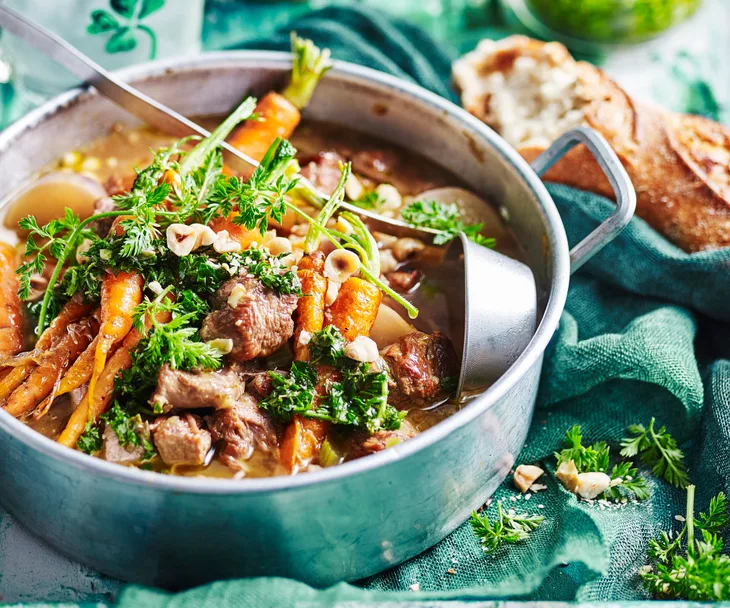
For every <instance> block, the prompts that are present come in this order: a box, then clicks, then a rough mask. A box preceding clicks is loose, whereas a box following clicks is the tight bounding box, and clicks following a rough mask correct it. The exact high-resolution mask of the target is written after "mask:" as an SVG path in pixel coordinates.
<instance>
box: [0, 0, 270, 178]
mask: <svg viewBox="0 0 730 608" xmlns="http://www.w3.org/2000/svg"><path fill="white" fill-rule="evenodd" d="M0 26H1V27H2V28H3V29H5V30H7V31H8V32H10V33H12V34H14V35H16V36H17V37H18V38H20V39H21V40H23V41H25V42H27V43H28V44H30V45H31V46H34V47H35V48H37V49H38V50H40V51H42V52H43V53H45V54H46V55H47V56H48V57H49V58H51V59H52V60H53V61H55V62H56V63H58V64H59V65H61V66H63V67H64V68H66V69H67V70H68V71H69V72H71V73H72V74H73V75H74V76H77V77H78V78H80V79H81V80H82V81H84V82H86V83H88V84H90V85H91V86H93V87H94V88H95V89H96V90H97V91H99V93H101V94H102V95H103V96H104V97H107V98H108V99H110V100H112V101H113V102H114V103H116V104H117V105H119V106H121V107H122V108H124V109H125V110H127V111H128V112H129V113H130V114H133V115H134V116H136V117H137V118H139V119H140V120H142V121H144V122H145V123H146V124H148V125H150V126H153V127H156V128H158V129H160V130H161V131H163V132H165V133H171V134H173V135H177V136H185V135H190V134H191V133H195V134H198V135H201V136H202V137H207V136H208V135H210V133H209V132H208V131H207V130H206V129H204V128H203V127H201V126H200V125H198V124H196V123H194V122H193V121H192V120H188V119H187V118H185V117H184V116H183V115H182V114H178V113H177V112H175V111H174V110H172V109H170V108H168V107H167V106H165V105H163V104H161V103H159V102H157V101H155V100H154V99H152V98H150V97H148V96H147V95H145V94H144V93H141V92H140V91H138V90H136V89H135V88H134V87H131V86H129V85H128V84H127V83H125V82H123V81H121V80H119V79H118V78H116V77H115V76H113V75H112V74H110V73H109V72H107V71H106V70H105V69H104V68H103V67H101V66H100V65H99V64H98V63H96V62H94V61H92V60H91V59H90V58H89V57H87V56H86V55H84V54H83V53H82V52H81V51H79V50H78V49H76V48H75V47H73V46H72V45H71V44H69V43H68V42H66V41H65V40H64V39H63V38H61V37H60V36H58V35H56V34H54V33H53V32H51V31H49V30H47V29H46V28H44V27H42V26H41V25H38V24H37V23H35V22H34V21H31V20H29V19H26V18H25V17H24V16H23V15H21V14H19V13H17V12H15V11H13V10H12V9H9V8H7V7H6V6H4V5H3V4H0ZM223 148H224V149H225V150H226V151H227V152H229V153H230V154H232V155H233V156H234V157H235V158H236V160H237V161H238V163H243V164H244V165H245V169H248V168H249V167H251V166H253V167H256V166H258V162H256V161H255V160H254V159H253V158H251V157H249V156H248V155H246V154H243V153H242V152H240V151H239V150H236V149H235V148H233V147H232V146H230V145H228V144H227V143H224V144H223ZM238 163H237V162H234V163H233V164H238ZM234 168H235V169H238V168H239V167H234ZM245 169H244V170H245Z"/></svg>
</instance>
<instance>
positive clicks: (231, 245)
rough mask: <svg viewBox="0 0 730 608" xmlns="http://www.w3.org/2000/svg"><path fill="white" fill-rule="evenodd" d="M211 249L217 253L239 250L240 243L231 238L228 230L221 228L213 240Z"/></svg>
mask: <svg viewBox="0 0 730 608" xmlns="http://www.w3.org/2000/svg"><path fill="white" fill-rule="evenodd" d="M213 249H215V251H216V252H217V253H233V252H235V251H241V243H239V242H238V241H236V240H234V239H232V238H231V237H230V235H229V234H228V230H221V231H220V232H219V233H218V236H217V237H216V239H215V241H214V242H213Z"/></svg>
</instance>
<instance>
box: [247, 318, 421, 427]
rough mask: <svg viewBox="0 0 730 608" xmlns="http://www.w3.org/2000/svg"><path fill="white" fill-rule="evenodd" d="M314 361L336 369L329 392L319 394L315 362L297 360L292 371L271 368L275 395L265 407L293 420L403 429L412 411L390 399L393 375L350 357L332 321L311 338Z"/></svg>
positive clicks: (264, 404)
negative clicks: (298, 417) (402, 409)
mask: <svg viewBox="0 0 730 608" xmlns="http://www.w3.org/2000/svg"><path fill="white" fill-rule="evenodd" d="M309 346H310V351H311V353H312V361H314V362H318V363H321V364H325V365H328V366H331V367H333V368H334V370H335V372H336V375H334V376H333V377H332V379H331V380H327V379H325V380H324V381H325V382H327V383H328V384H327V386H326V389H327V390H326V393H325V394H324V395H322V397H320V398H319V399H316V398H315V397H316V390H315V387H316V385H317V382H318V381H320V379H319V376H318V369H317V367H316V366H315V365H313V364H311V363H306V362H302V361H297V362H294V364H293V365H292V369H291V371H290V372H289V375H288V376H285V375H283V374H281V373H279V372H274V371H271V372H269V375H270V376H271V380H272V383H273V390H272V392H271V394H270V395H269V396H268V397H266V399H264V400H263V401H261V403H259V407H261V408H263V409H265V410H268V411H270V412H271V413H272V414H274V415H275V416H276V417H278V418H280V419H283V420H290V419H291V417H292V415H293V414H300V415H302V416H304V417H305V418H316V419H318V420H325V421H328V422H332V423H333V424H337V425H343V426H351V427H356V428H362V429H367V430H368V432H370V433H375V432H377V431H379V430H395V429H398V428H400V425H401V421H402V420H403V419H404V418H405V416H406V414H407V412H399V411H398V410H397V409H396V408H394V407H393V406H392V405H389V404H388V376H387V375H386V374H385V373H383V372H371V371H370V369H369V365H368V364H367V363H358V362H356V361H353V360H352V359H348V358H347V357H345V356H344V347H345V339H344V337H343V336H342V334H341V333H340V331H339V330H338V329H337V328H335V327H333V326H331V325H330V326H327V327H326V328H325V329H323V330H321V331H319V332H316V333H315V334H314V335H313V336H312V338H311V340H310V342H309Z"/></svg>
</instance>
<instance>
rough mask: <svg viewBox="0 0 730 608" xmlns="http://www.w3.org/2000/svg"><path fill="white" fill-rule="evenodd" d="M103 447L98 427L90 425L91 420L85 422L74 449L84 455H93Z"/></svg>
mask: <svg viewBox="0 0 730 608" xmlns="http://www.w3.org/2000/svg"><path fill="white" fill-rule="evenodd" d="M103 445H104V442H103V440H102V438H101V429H100V428H99V425H93V424H91V420H89V421H87V422H86V426H85V427H84V432H83V433H81V436H80V437H79V440H78V441H77V442H76V447H77V448H78V449H79V450H81V451H82V452H85V453H86V454H92V455H93V454H96V453H97V452H99V451H100V450H101V448H102V446H103Z"/></svg>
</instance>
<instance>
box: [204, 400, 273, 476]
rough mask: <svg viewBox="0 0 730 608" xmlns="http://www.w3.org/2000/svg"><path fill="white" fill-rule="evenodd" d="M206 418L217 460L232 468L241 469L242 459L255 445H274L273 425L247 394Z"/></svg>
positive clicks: (268, 449) (268, 448)
mask: <svg viewBox="0 0 730 608" xmlns="http://www.w3.org/2000/svg"><path fill="white" fill-rule="evenodd" d="M206 421H207V423H208V428H209V429H210V432H211V434H212V435H213V441H215V443H216V444H217V445H218V455H219V456H220V459H221V462H223V464H225V465H226V466H228V467H231V468H232V469H241V468H242V461H244V460H247V459H249V458H251V456H252V454H253V452H254V450H255V449H260V450H264V451H266V452H274V451H275V450H277V449H278V447H277V446H278V440H277V435H276V429H275V428H274V425H273V424H272V422H271V420H270V419H269V417H268V415H267V414H266V412H264V411H262V410H260V409H259V407H258V405H257V402H256V399H254V398H253V397H252V396H251V395H248V394H246V395H244V396H243V397H242V398H241V400H240V401H239V402H238V403H236V404H235V405H234V406H233V407H231V408H228V409H223V410H218V411H216V412H215V413H214V414H213V415H212V416H208V418H206Z"/></svg>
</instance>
